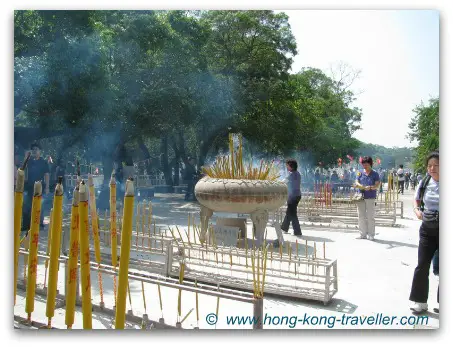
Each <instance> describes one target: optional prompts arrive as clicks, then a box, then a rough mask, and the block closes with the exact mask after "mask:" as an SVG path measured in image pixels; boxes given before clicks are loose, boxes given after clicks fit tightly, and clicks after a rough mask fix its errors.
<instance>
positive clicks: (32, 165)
mask: <svg viewBox="0 0 453 347" xmlns="http://www.w3.org/2000/svg"><path fill="white" fill-rule="evenodd" d="M30 148H31V158H30V160H29V161H28V165H27V174H26V179H25V185H24V192H25V194H24V212H23V221H22V226H23V227H22V230H28V229H30V221H31V207H32V201H33V193H34V191H33V190H34V185H35V182H37V181H41V183H42V184H43V190H44V194H49V181H50V173H49V165H48V164H47V161H46V160H44V159H43V158H42V157H41V147H40V146H39V144H37V143H33V144H32V145H31V146H30ZM43 220H44V213H41V219H40V225H41V227H43V226H44V223H43Z"/></svg>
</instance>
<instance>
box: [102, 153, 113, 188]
mask: <svg viewBox="0 0 453 347" xmlns="http://www.w3.org/2000/svg"><path fill="white" fill-rule="evenodd" d="M102 167H103V168H104V170H103V171H104V183H103V184H104V187H108V186H109V182H110V177H111V175H112V171H113V157H112V153H106V152H104V155H103V156H102Z"/></svg>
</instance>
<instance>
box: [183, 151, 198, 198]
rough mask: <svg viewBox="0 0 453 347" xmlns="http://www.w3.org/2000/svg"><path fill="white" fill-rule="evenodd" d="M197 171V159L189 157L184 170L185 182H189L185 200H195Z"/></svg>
mask: <svg viewBox="0 0 453 347" xmlns="http://www.w3.org/2000/svg"><path fill="white" fill-rule="evenodd" d="M196 174H197V170H196V168H195V158H192V157H189V158H188V161H187V162H186V168H185V169H184V180H185V181H186V182H187V191H186V195H185V196H184V200H186V201H188V200H189V199H190V197H191V196H192V200H194V201H195V200H196V198H195V180H196Z"/></svg>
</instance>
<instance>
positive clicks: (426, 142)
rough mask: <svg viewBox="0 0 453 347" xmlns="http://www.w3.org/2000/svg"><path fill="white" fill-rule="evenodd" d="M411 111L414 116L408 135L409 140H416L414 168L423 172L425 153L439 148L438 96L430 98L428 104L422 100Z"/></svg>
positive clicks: (424, 169) (424, 168)
mask: <svg viewBox="0 0 453 347" xmlns="http://www.w3.org/2000/svg"><path fill="white" fill-rule="evenodd" d="M413 112H414V113H415V116H414V117H413V118H412V119H411V122H410V123H409V129H411V131H410V132H409V134H408V137H409V139H410V141H411V142H413V141H416V142H418V146H417V148H416V149H415V151H416V156H415V168H416V170H419V171H422V172H425V171H426V163H425V159H426V157H427V155H428V154H429V153H430V152H432V151H434V150H439V98H438V97H437V98H433V99H430V100H429V102H428V105H425V104H424V103H423V102H422V103H421V104H420V105H418V106H417V107H416V108H415V109H414V110H413Z"/></svg>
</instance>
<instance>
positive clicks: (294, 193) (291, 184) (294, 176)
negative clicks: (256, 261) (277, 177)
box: [280, 159, 302, 236]
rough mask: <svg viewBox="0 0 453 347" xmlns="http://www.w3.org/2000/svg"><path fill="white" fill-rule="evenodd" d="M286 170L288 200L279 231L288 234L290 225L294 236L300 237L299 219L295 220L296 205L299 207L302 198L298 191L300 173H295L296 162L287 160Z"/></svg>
mask: <svg viewBox="0 0 453 347" xmlns="http://www.w3.org/2000/svg"><path fill="white" fill-rule="evenodd" d="M286 168H287V170H288V171H289V175H288V177H287V178H286V179H287V182H288V183H287V184H288V200H287V208H286V215H285V219H284V220H283V223H282V225H281V226H280V229H282V231H283V232H285V233H288V230H289V224H290V223H291V224H292V225H293V231H294V236H302V231H301V230H300V224H299V219H298V218H297V205H299V202H300V199H301V197H302V193H301V191H300V183H301V182H300V173H299V171H297V161H296V160H294V159H288V160H287V161H286Z"/></svg>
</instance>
